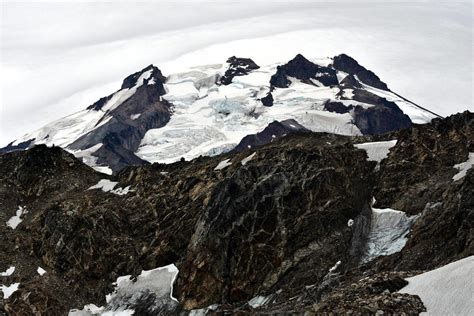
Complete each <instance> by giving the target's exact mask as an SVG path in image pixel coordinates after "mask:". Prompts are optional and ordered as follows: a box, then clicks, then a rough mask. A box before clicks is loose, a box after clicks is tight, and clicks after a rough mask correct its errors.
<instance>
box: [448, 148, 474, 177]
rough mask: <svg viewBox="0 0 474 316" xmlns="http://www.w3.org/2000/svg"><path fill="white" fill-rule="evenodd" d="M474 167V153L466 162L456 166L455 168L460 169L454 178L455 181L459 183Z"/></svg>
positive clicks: (470, 154)
mask: <svg viewBox="0 0 474 316" xmlns="http://www.w3.org/2000/svg"><path fill="white" fill-rule="evenodd" d="M473 165H474V153H469V157H468V158H467V160H466V161H465V162H461V163H458V164H457V165H454V168H456V169H458V170H459V172H458V173H456V174H455V175H454V176H453V180H454V181H458V180H459V179H462V178H464V177H465V176H466V174H467V171H468V170H469V169H471V168H472V166H473Z"/></svg>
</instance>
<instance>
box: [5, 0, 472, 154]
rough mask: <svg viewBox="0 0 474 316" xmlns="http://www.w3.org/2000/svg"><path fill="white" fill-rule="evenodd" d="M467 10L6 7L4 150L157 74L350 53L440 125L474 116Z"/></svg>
mask: <svg viewBox="0 0 474 316" xmlns="http://www.w3.org/2000/svg"><path fill="white" fill-rule="evenodd" d="M472 10H473V8H472V2H471V1H446V2H440V1H350V2H344V1H330V2H329V3H328V2H321V1H305V2H293V1H284V2H278V1H257V0H253V1H239V2H232V1H204V2H201V1H179V2H177V1H175V2H162V1H159V2H158V1H155V2H130V1H125V2H101V3H99V2H91V1H89V2H82V3H79V2H77V1H74V2H73V1H67V2H64V1H55V2H37V1H36V2H23V3H19V2H12V1H2V2H1V11H2V12H1V16H2V18H1V48H0V52H1V69H0V76H1V77H0V78H1V104H0V145H5V144H6V143H7V142H10V141H12V140H13V139H15V138H17V137H19V136H21V135H23V134H25V133H26V132H29V131H32V130H34V129H37V128H39V127H41V126H42V125H44V124H46V123H48V122H50V121H51V120H54V119H58V118H60V117H62V116H64V115H68V114H71V113H74V112H76V111H79V110H81V109H84V108H85V107H87V106H88V105H90V104H91V103H93V102H94V101H96V100H97V99H98V98H100V97H102V96H105V95H108V94H110V93H112V92H113V91H115V90H117V89H118V88H119V87H120V83H121V81H122V79H123V78H124V77H126V76H127V75H128V74H130V73H133V72H136V71H138V70H140V69H141V68H143V67H145V66H147V65H149V64H151V63H153V64H155V65H157V66H158V67H159V68H161V69H162V71H163V72H164V74H165V75H166V74H169V73H171V72H174V71H179V70H180V69H183V68H185V67H188V66H192V65H197V64H206V63H219V62H223V61H225V60H226V59H227V57H229V56H231V55H238V56H242V57H251V58H253V59H254V60H255V61H256V62H257V63H260V64H265V63H273V62H278V61H281V62H286V61H287V60H288V59H290V58H292V57H294V55H296V54H297V53H303V54H304V55H305V56H307V57H309V58H313V57H325V56H334V55H337V54H340V53H347V54H349V55H351V56H353V57H354V58H355V59H357V60H358V61H359V62H360V63H361V64H362V65H364V66H366V67H367V68H370V69H371V70H373V71H374V72H375V73H376V74H378V75H379V76H380V77H381V78H382V80H383V81H385V82H386V83H387V84H388V86H389V87H390V88H391V89H392V90H393V91H395V92H397V93H399V94H401V95H403V96H405V97H407V98H409V99H411V100H413V101H415V102H417V103H418V104H420V105H422V106H424V107H427V108H429V109H431V110H433V111H435V112H437V113H439V114H442V115H448V114H451V113H455V112H459V111H463V110H465V109H470V110H471V111H472V110H473V79H472V73H473V50H472V45H473V38H472V37H473V11H472Z"/></svg>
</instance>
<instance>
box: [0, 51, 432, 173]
mask: <svg viewBox="0 0 474 316" xmlns="http://www.w3.org/2000/svg"><path fill="white" fill-rule="evenodd" d="M335 104H336V105H335ZM433 117H435V115H434V114H433V113H431V112H429V111H427V110H424V109H422V108H420V107H418V106H416V105H414V104H412V103H410V102H408V101H406V100H405V99H403V98H401V97H399V96H398V95H397V94H395V93H393V92H391V91H390V90H389V89H388V88H387V85H386V84H385V83H383V82H382V81H380V79H379V78H378V77H377V76H376V75H375V74H374V73H372V72H371V71H369V70H367V69H365V68H364V67H362V66H360V65H359V64H358V63H357V62H356V61H355V60H354V59H352V58H350V57H349V56H346V55H339V56H336V57H334V58H332V59H331V58H326V59H321V60H314V61H310V60H308V59H306V58H305V57H303V56H302V55H297V56H296V57H295V58H294V59H292V60H290V61H289V62H288V63H286V64H284V65H264V66H259V65H257V64H255V62H253V61H252V60H251V59H248V58H238V57H231V58H229V59H228V60H227V63H226V64H216V65H205V66H196V67H193V68H191V69H189V71H187V72H184V73H177V74H171V75H168V76H167V77H166V78H165V77H164V76H163V75H162V74H161V72H160V70H159V69H158V68H156V67H155V66H153V65H150V66H148V67H146V68H144V69H143V70H141V71H139V72H137V73H135V74H132V75H130V76H129V77H127V78H125V80H124V81H123V84H122V86H121V89H120V90H118V91H117V92H115V93H113V94H111V95H109V96H106V97H104V98H101V99H100V100H98V101H97V102H95V103H94V104H92V105H90V106H89V107H87V109H85V110H83V111H80V112H78V113H75V114H73V115H70V116H68V117H65V118H63V119H60V120H58V121H56V122H53V123H51V124H48V125H46V126H45V127H44V128H42V129H40V130H38V131H36V132H33V133H29V134H27V135H25V136H24V137H22V138H21V139H18V140H16V141H14V142H12V143H11V144H10V145H8V146H7V147H5V148H3V149H1V151H3V152H8V151H11V150H17V149H25V148H30V147H31V146H33V145H35V144H47V145H49V146H51V145H53V144H54V145H56V146H61V147H63V148H66V149H67V150H68V151H70V152H71V153H73V154H74V155H76V156H77V157H79V158H81V159H83V161H84V162H85V163H87V164H88V165H90V166H92V167H94V168H96V169H97V170H99V171H102V172H107V173H112V172H118V171H119V170H121V169H123V168H124V167H125V166H127V165H143V164H147V163H148V162H162V163H169V162H174V161H178V160H180V159H181V158H184V159H188V160H189V159H192V158H195V157H198V156H200V155H215V154H219V153H223V152H228V151H230V150H232V149H233V148H234V147H235V146H237V144H238V143H239V142H240V141H241V140H242V139H243V138H244V137H245V136H247V135H249V134H256V133H259V132H261V131H263V130H264V129H265V128H266V127H267V126H268V125H269V124H270V123H272V122H274V121H284V120H288V119H293V120H295V121H296V122H297V123H298V124H300V125H301V126H303V127H304V128H306V129H308V130H311V131H314V132H330V133H337V134H342V135H361V134H364V135H372V134H382V133H385V132H390V131H393V130H398V129H403V128H407V127H409V126H410V125H411V123H412V121H413V122H414V123H424V122H428V121H430V120H431V119H432V118H433Z"/></svg>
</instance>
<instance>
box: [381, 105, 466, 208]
mask: <svg viewBox="0 0 474 316" xmlns="http://www.w3.org/2000/svg"><path fill="white" fill-rule="evenodd" d="M397 139H398V142H397V144H396V145H395V147H393V148H392V150H391V153H390V155H389V156H388V158H387V159H386V160H384V161H383V162H382V164H381V170H380V181H379V185H378V186H377V187H376V188H375V198H376V200H377V202H376V206H377V207H381V208H384V207H391V208H394V209H398V210H403V211H405V212H408V213H409V214H417V213H420V212H421V211H423V209H424V208H425V206H426V204H427V203H436V202H442V200H441V199H440V197H441V196H442V192H443V191H445V190H446V189H447V188H448V187H449V186H451V185H453V182H454V181H453V179H452V177H453V175H454V174H456V169H454V168H453V166H454V165H455V164H458V163H461V162H464V161H466V160H467V159H468V154H469V152H474V144H473V139H474V114H472V113H470V112H465V113H462V114H457V115H453V116H450V117H448V118H446V119H435V120H433V122H432V124H426V125H415V126H414V127H413V128H411V129H406V130H403V131H400V132H399V133H398V136H397ZM404 172H405V173H404Z"/></svg>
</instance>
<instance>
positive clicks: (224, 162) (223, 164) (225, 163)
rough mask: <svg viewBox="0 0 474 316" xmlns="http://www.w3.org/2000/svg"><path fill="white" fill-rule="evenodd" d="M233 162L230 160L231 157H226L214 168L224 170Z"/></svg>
mask: <svg viewBox="0 0 474 316" xmlns="http://www.w3.org/2000/svg"><path fill="white" fill-rule="evenodd" d="M231 164H232V162H230V159H225V160H222V161H221V162H219V164H218V165H217V166H216V167H215V168H214V170H222V169H224V168H227V167H228V166H230V165H231Z"/></svg>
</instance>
